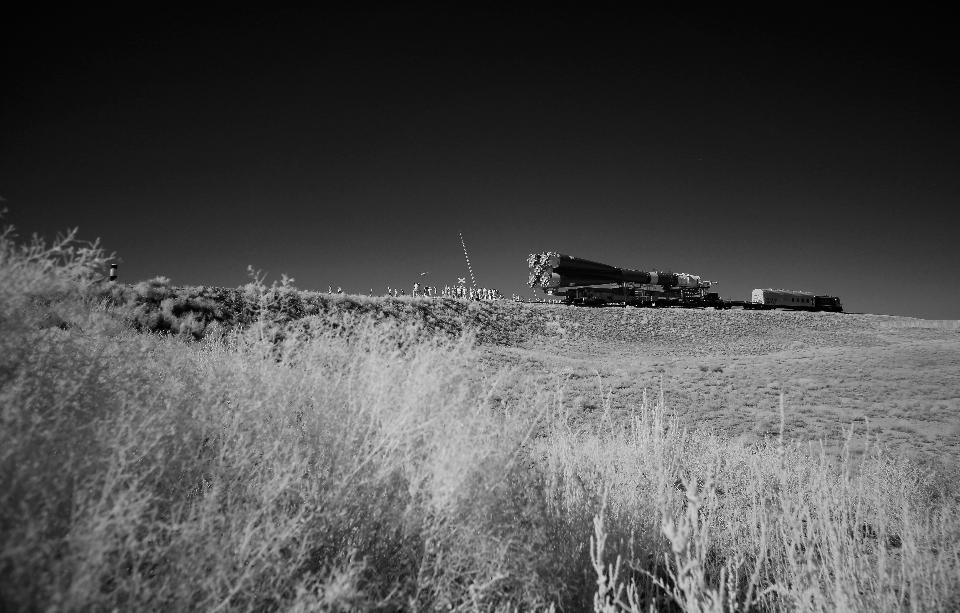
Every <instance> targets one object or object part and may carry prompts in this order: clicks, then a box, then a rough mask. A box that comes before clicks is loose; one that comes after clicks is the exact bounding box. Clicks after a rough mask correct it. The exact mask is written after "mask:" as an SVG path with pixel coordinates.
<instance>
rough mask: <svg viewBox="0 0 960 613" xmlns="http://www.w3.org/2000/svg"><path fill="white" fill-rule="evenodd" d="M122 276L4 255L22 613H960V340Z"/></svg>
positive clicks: (1, 470) (82, 258) (3, 546)
mask: <svg viewBox="0 0 960 613" xmlns="http://www.w3.org/2000/svg"><path fill="white" fill-rule="evenodd" d="M103 264H104V260H103V257H102V254H100V253H99V252H98V251H97V250H96V249H92V248H86V247H78V246H77V245H76V244H74V243H72V242H71V241H70V240H66V241H64V242H61V243H59V244H57V245H53V246H47V245H44V244H42V243H39V242H34V243H32V244H28V245H21V244H17V243H16V242H15V241H13V240H12V238H11V237H10V235H9V234H4V235H2V237H0V419H2V427H0V609H3V610H34V609H52V610H85V611H86V610H193V609H202V610H214V611H221V610H258V611H260V610H291V611H307V610H318V609H319V610H367V609H384V610H398V609H402V610H406V609H411V610H412V609H417V610H419V609H455V610H514V609H523V610H539V609H549V608H551V607H554V608H560V609H562V610H590V609H592V610H595V611H617V610H630V611H640V610H643V611H647V610H650V609H651V608H653V609H658V610H686V611H720V610H724V611H740V610H743V611H749V610H862V611H876V610H903V609H911V610H922V611H930V610H942V611H950V610H956V609H957V608H958V606H960V511H958V509H960V491H958V487H957V485H956V483H957V481H956V475H955V472H954V468H953V467H951V466H950V464H949V462H937V461H934V456H937V455H942V456H948V455H949V454H952V453H954V451H953V449H954V447H953V446H954V445H955V439H956V429H955V424H956V418H955V417H954V416H955V415H956V401H957V389H958V387H957V379H956V372H957V369H956V368H955V365H956V356H957V332H956V329H955V328H953V327H951V325H949V324H942V325H938V326H931V327H929V328H928V327H919V326H918V325H917V322H910V321H908V320H891V319H889V318H881V317H871V316H841V315H821V314H805V313H783V312H764V313H746V312H711V311H673V310H669V311H643V310H633V309H609V310H587V309H571V308H565V307H559V306H552V305H522V304H512V303H496V304H486V303H467V302H461V301H455V300H428V299H411V298H406V299H387V298H370V297H358V296H330V295H324V294H316V293H307V292H300V291H298V290H296V289H295V288H293V287H291V286H290V285H289V284H280V285H274V286H269V287H268V286H265V285H264V284H263V283H260V282H256V281H255V282H254V283H251V284H250V285H248V286H246V287H244V288H239V289H236V290H227V289H217V288H172V287H170V286H169V283H167V282H165V281H164V280H162V279H157V280H153V281H150V282H144V283H140V284H136V285H134V286H122V285H111V284H105V283H103V281H102V274H101V271H102V266H103ZM922 325H926V324H922V323H921V326H922ZM661 382H662V383H661ZM661 392H662V395H661ZM781 394H782V397H783V399H784V400H783V403H782V405H781V402H780V398H781ZM781 406H782V407H783V410H782V411H781V408H780V407H781ZM881 417H885V418H887V419H890V420H903V421H902V422H901V421H889V422H884V423H882V424H879V425H877V422H878V421H880V420H881ZM866 418H869V419H870V422H871V424H873V425H872V426H871V428H872V430H871V432H872V433H873V434H871V435H869V436H867V434H866V428H865V424H864V427H863V428H861V426H860V425H858V428H861V429H860V430H858V431H856V432H854V433H853V435H852V436H851V437H850V438H848V439H847V438H843V437H841V438H837V437H836V432H834V429H836V431H837V432H839V431H841V430H840V429H841V428H846V427H849V425H850V424H851V423H854V422H855V423H857V424H861V423H863V422H864V421H865V419H866ZM902 423H909V424H913V425H911V426H910V427H911V428H913V431H911V432H909V433H907V435H906V436H905V437H904V438H905V440H896V439H895V438H891V437H890V436H889V433H890V432H901V431H903V430H898V427H901V425H902ZM758 424H759V425H758ZM921 424H926V425H924V426H922V427H921ZM951 427H953V428H954V429H953V430H951V429H950V428H951ZM925 428H928V429H925ZM904 432H905V431H904ZM861 433H862V434H861ZM875 434H880V435H883V436H881V437H880V438H881V440H879V441H878V440H877V438H876V436H874V435H875ZM820 435H823V437H824V439H825V440H826V441H827V445H828V447H821V446H819V445H812V446H811V445H809V444H808V441H809V440H810V439H815V438H819V437H820ZM951 437H953V438H951ZM887 439H890V440H887ZM920 440H922V441H925V442H924V444H922V445H919V444H918V445H912V444H911V445H907V443H909V442H911V441H920ZM834 444H836V448H835V449H833V448H829V445H834ZM907 451H909V452H907ZM954 457H955V456H954Z"/></svg>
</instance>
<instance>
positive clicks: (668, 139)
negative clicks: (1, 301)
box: [0, 5, 960, 318]
mask: <svg viewBox="0 0 960 613" xmlns="http://www.w3.org/2000/svg"><path fill="white" fill-rule="evenodd" d="M563 6H566V8H555V9H552V10H550V11H545V12H535V11H515V10H503V11H487V12H470V13H468V12H459V13H452V12H444V11H437V10H430V11H427V10H422V11H415V10H410V9H407V8H405V9H396V10H372V9H371V10H368V11H355V12H344V11H339V12H322V11H316V10H314V11H312V12H309V13H296V12H286V13H274V12H268V13H261V12H252V11H250V12H243V11H239V10H237V9H232V10H231V11H229V12H222V13H220V14H200V13H196V12H193V11H189V10H183V11H180V12H177V11H174V10H170V11H165V10H161V9H157V11H156V12H155V13H153V14H149V15H148V14H140V13H127V14H122V13H119V14H118V13H111V14H91V13H76V14H64V13H58V12H55V11H53V10H49V11H48V12H46V13H42V14H36V15H32V16H23V17H22V18H18V19H11V20H8V21H7V22H6V23H5V25H4V26H3V30H4V32H3V37H2V43H0V44H2V45H3V59H2V60H0V61H2V62H3V64H2V65H3V81H2V83H3V93H2V96H0V196H2V197H3V198H5V199H6V202H5V203H3V204H4V205H5V206H6V207H7V208H8V209H9V212H8V214H7V219H8V221H10V222H12V223H14V224H16V225H17V227H18V228H19V229H20V231H21V232H22V233H27V234H29V233H31V232H39V233H41V234H44V235H53V234H54V233H55V232H56V231H58V230H63V229H66V228H68V227H73V226H79V227H80V232H81V235H82V236H84V237H86V238H89V239H92V238H96V237H100V238H101V239H102V243H103V245H104V246H105V247H106V248H107V249H108V250H110V251H115V252H116V253H117V255H118V256H119V257H120V258H121V261H122V264H121V266H120V272H121V280H123V281H135V280H139V279H143V278H149V277H152V276H154V275H158V274H162V275H166V276H168V277H170V278H171V279H172V280H173V282H174V283H176V284H182V285H187V284H206V285H225V286H237V285H240V284H243V283H245V282H246V281H247V280H248V279H247V277H246V268H247V265H248V264H253V265H254V266H255V267H256V268H260V269H262V270H264V271H265V272H267V273H269V274H270V275H271V278H277V277H279V275H280V274H281V273H286V274H288V275H291V276H293V277H295V278H296V280H297V285H298V286H299V287H302V288H305V289H323V290H326V288H327V286H328V285H332V286H337V285H341V286H343V288H344V289H345V290H347V291H354V292H363V293H365V292H367V291H368V290H369V289H370V288H373V289H374V290H375V291H377V292H381V291H383V290H384V288H385V287H386V286H387V285H393V286H403V287H406V288H408V291H409V287H410V285H412V283H413V282H414V281H415V280H417V279H418V278H419V277H417V273H419V272H423V271H429V272H430V276H429V277H428V279H430V280H431V282H432V283H434V284H437V285H443V284H444V283H454V282H455V281H456V277H459V276H465V275H466V270H465V269H466V266H465V263H464V261H463V254H462V250H461V248H460V243H459V239H458V236H457V233H458V232H460V231H462V232H463V234H464V236H465V238H466V241H467V247H468V248H469V249H470V255H471V261H472V263H473V266H474V271H475V273H476V275H477V280H478V282H479V283H480V284H482V285H485V286H488V287H498V288H500V289H501V290H502V291H504V292H505V293H507V294H510V293H512V292H522V293H524V294H525V295H529V294H530V290H529V289H528V288H527V287H526V285H525V283H526V278H527V272H526V262H525V258H526V255H527V254H528V253H530V252H532V251H543V250H555V251H560V252H562V253H567V254H570V255H575V256H579V257H584V258H588V259H593V260H599V261H602V262H606V263H609V264H614V265H620V266H626V267H631V268H641V269H668V270H674V271H678V272H689V273H694V274H700V275H702V276H704V277H705V278H708V279H711V280H716V281H718V282H719V285H718V286H717V290H718V291H719V292H720V293H721V295H723V296H724V297H726V298H730V299H748V298H749V294H750V290H751V289H753V288H755V287H777V288H781V287H782V288H788V289H801V290H807V291H812V292H816V293H823V294H835V295H839V296H840V297H841V299H842V300H843V302H844V304H845V306H846V308H847V309H848V310H851V311H866V312H875V313H890V314H905V315H914V316H920V317H930V318H960V281H958V272H960V249H958V246H957V239H956V235H957V227H958V221H960V212H958V210H957V204H958V196H960V172H958V171H960V152H958V143H960V126H958V110H960V95H958V93H960V88H958V64H957V63H956V62H955V59H954V58H953V57H952V56H951V51H953V50H954V49H953V47H954V46H955V45H954V41H955V33H954V32H953V31H952V29H951V28H952V26H951V25H950V24H952V23H953V22H952V20H949V19H947V16H946V15H936V14H921V13H910V14H901V13H889V14H877V13H876V12H870V13H855V12H850V13H847V14H843V13H840V12H838V11H836V10H835V9H830V10H829V11H823V12H819V13H814V12H796V13H793V14H790V13H786V12H778V13H768V14H758V13H756V12H755V11H746V10H744V11H742V12H730V11H722V12H721V11H716V12H711V13H704V12H694V11H690V12H687V13H668V12H656V13H653V12H649V13H643V12H633V13H629V14H628V13H609V12H594V11H588V10H586V8H585V7H587V6H588V5H583V6H582V7H577V6H570V5H563ZM797 8H798V9H800V8H801V7H800V6H799V5H797Z"/></svg>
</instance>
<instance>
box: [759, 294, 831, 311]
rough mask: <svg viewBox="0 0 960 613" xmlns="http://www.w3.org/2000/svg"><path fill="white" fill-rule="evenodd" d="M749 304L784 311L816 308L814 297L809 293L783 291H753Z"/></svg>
mask: <svg viewBox="0 0 960 613" xmlns="http://www.w3.org/2000/svg"><path fill="white" fill-rule="evenodd" d="M750 302H752V303H753V304H762V305H764V306H765V307H769V308H775V307H781V308H786V309H813V308H816V302H815V300H814V295H813V294H811V293H809V292H794V291H790V290H785V289H755V290H753V293H752V294H750Z"/></svg>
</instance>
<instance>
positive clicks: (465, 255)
mask: <svg viewBox="0 0 960 613" xmlns="http://www.w3.org/2000/svg"><path fill="white" fill-rule="evenodd" d="M460 246H462V247H463V257H465V258H466V259H467V270H468V271H470V283H471V285H473V287H477V279H476V278H475V277H474V276H473V266H471V265H470V254H468V253H467V243H465V242H464V241H463V232H460Z"/></svg>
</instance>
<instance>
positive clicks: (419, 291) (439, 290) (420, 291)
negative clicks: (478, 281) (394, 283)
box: [387, 283, 503, 300]
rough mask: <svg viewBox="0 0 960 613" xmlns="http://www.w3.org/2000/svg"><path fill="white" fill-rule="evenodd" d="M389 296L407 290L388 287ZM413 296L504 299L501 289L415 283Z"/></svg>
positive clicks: (401, 294)
mask: <svg viewBox="0 0 960 613" xmlns="http://www.w3.org/2000/svg"><path fill="white" fill-rule="evenodd" d="M387 295H388V296H394V297H398V296H406V295H407V292H406V291H405V290H403V289H399V288H396V287H389V286H388V287H387ZM410 295H411V296H416V297H423V298H462V299H464V300H503V294H501V293H500V290H496V289H490V288H486V287H467V286H466V285H445V286H444V287H437V286H433V285H422V284H420V283H414V284H413V290H412V291H411V293H410Z"/></svg>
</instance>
